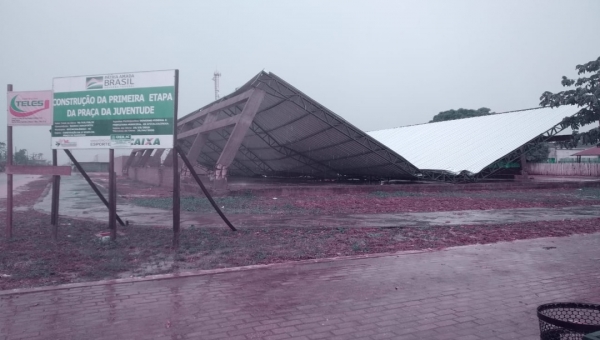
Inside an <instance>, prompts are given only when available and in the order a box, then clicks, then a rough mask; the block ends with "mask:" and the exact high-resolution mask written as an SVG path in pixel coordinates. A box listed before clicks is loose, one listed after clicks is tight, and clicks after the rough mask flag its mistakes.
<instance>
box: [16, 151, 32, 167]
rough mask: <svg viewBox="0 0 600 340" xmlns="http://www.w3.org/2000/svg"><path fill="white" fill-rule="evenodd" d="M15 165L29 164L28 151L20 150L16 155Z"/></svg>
mask: <svg viewBox="0 0 600 340" xmlns="http://www.w3.org/2000/svg"><path fill="white" fill-rule="evenodd" d="M14 160H15V164H19V165H25V164H27V163H28V162H29V159H28V157H27V149H20V150H19V151H17V152H15V155H14Z"/></svg>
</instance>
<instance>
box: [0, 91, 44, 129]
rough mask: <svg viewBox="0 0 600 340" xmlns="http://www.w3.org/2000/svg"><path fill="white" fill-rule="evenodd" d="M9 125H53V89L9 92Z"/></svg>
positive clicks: (7, 101)
mask: <svg viewBox="0 0 600 340" xmlns="http://www.w3.org/2000/svg"><path fill="white" fill-rule="evenodd" d="M6 99H7V100H6V103H7V104H8V108H7V111H8V115H7V117H8V126H18V125H29V126H33V125H52V91H28V92H8V93H7V98H6Z"/></svg>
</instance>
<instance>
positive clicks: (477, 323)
mask: <svg viewBox="0 0 600 340" xmlns="http://www.w3.org/2000/svg"><path fill="white" fill-rule="evenodd" d="M599 245H600V234H593V235H576V236H571V237H567V238H546V239H537V240H526V241H517V242H512V243H500V244H495V245H481V246H468V247H460V248H453V249H448V250H445V251H437V252H427V253H419V254H407V255H399V256H384V257H376V258H367V259H353V260H349V259H341V260H335V261H330V262H320V263H302V264H282V265H274V266H271V267H267V268H263V269H251V270H243V271H235V272H226V273H219V274H208V275H201V276H190V277H181V278H172V279H163V280H154V281H143V282H128V283H116V284H114V283H113V284H102V285H92V286H85V287H78V288H72V289H59V290H49V291H42V292H33V293H25V294H20V295H19V294H7V292H0V334H1V335H2V336H1V337H0V338H2V339H206V340H210V339H230V340H231V339H271V340H276V339H288V340H309V339H371V340H375V339H463V340H469V339H471V340H473V339H488V340H489V339H525V340H528V339H531V340H533V339H539V335H538V324H537V319H536V314H535V308H536V306H537V305H539V304H541V303H546V302H555V301H582V302H591V303H600V285H599V284H598V282H600V253H599V252H598V246H599Z"/></svg>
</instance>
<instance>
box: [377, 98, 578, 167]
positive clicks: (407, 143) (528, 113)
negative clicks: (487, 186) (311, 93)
mask: <svg viewBox="0 0 600 340" xmlns="http://www.w3.org/2000/svg"><path fill="white" fill-rule="evenodd" d="M578 111H579V108H577V107H574V106H563V107H559V108H554V109H552V108H539V109H533V110H524V111H514V112H507V113H499V114H494V115H489V116H483V117H474V118H465V119H458V120H451V121H445V122H437V123H428V124H420V125H411V126H403V127H398V128H393V129H385V130H378V131H371V132H367V134H369V135H370V136H371V137H373V138H375V139H376V140H378V141H379V142H380V143H382V144H384V145H385V146H387V147H388V148H390V149H392V150H393V151H395V152H396V153H397V154H400V155H402V157H404V158H405V159H406V160H407V161H409V162H411V163H412V164H413V165H415V166H416V167H417V168H419V169H422V170H446V171H450V172H452V173H459V172H461V171H465V170H466V171H469V172H471V173H478V172H480V171H481V170H483V169H484V168H485V167H486V166H488V165H490V164H492V163H493V162H494V161H496V160H498V159H499V158H501V157H503V156H505V155H507V154H508V153H510V152H512V151H513V150H516V149H517V148H519V147H520V146H521V145H523V144H525V143H527V142H528V141H530V140H531V139H533V138H535V137H537V136H539V135H540V134H542V133H544V132H546V131H547V130H549V129H550V128H552V127H554V126H555V125H557V124H558V123H560V122H561V120H562V119H563V118H564V117H567V116H572V115H574V114H575V113H577V112H578Z"/></svg>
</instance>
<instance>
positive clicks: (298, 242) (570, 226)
mask: <svg viewBox="0 0 600 340" xmlns="http://www.w3.org/2000/svg"><path fill="white" fill-rule="evenodd" d="M48 182H49V180H48V179H44V180H40V181H36V182H33V183H30V184H29V186H28V190H26V191H24V192H23V193H21V194H19V195H18V196H16V199H15V200H16V204H15V205H16V206H24V205H28V206H30V205H32V204H33V203H34V202H35V201H36V199H37V198H38V197H39V196H40V195H41V193H42V191H43V190H44V188H46V186H47V184H48ZM594 194H595V191H593V190H592V191H585V190H582V192H578V191H576V190H570V191H564V192H563V191H560V190H555V191H544V190H530V191H528V190H517V191H510V192H508V191H507V192H492V191H479V192H468V193H446V194H443V193H437V194H433V197H431V196H432V195H429V194H407V193H395V194H387V193H374V194H362V196H361V197H363V199H362V202H361V200H358V199H356V198H354V200H355V201H352V199H351V198H350V197H348V196H346V195H338V196H339V197H337V196H331V197H323V198H322V199H321V200H319V199H317V198H315V199H313V200H306V199H304V200H292V199H290V201H288V202H287V203H288V204H289V203H290V202H294V204H295V205H297V206H300V207H301V209H313V208H314V209H318V211H319V212H322V211H335V212H339V211H352V212H364V211H361V210H360V208H361V206H362V205H364V204H365V202H371V203H372V208H371V210H366V212H372V211H374V210H375V211H385V209H387V208H386V207H388V206H389V207H392V206H393V205H394V204H406V205H407V206H410V207H404V206H403V207H401V209H415V211H430V210H423V209H424V208H423V207H420V206H419V205H418V204H417V203H414V202H420V204H424V205H427V207H426V208H427V209H431V207H437V208H438V209H451V208H452V209H456V207H460V206H461V205H460V204H464V205H465V206H467V203H460V204H457V203H456V202H468V203H469V205H468V206H469V207H470V208H471V209H472V208H473V207H474V206H475V207H484V208H498V207H515V206H514V205H512V206H509V205H508V204H509V203H510V204H519V205H518V206H519V207H523V206H532V204H534V205H533V206H552V205H551V204H559V203H562V204H565V203H568V204H585V203H588V204H597V202H598V201H597V199H596V198H595V196H594ZM401 195H405V196H401ZM407 195H411V196H407ZM444 195H445V196H444ZM489 195H493V196H495V198H490V197H488V196H489ZM564 195H567V196H564ZM349 196H352V195H349ZM563 196H564V197H563ZM565 197H566V198H565ZM248 200H249V201H251V202H256V204H259V203H260V202H264V203H265V204H267V202H269V204H274V205H277V204H280V202H279V199H278V200H273V199H272V198H268V197H252V196H251V197H249V198H248ZM480 200H483V202H485V203H484V204H485V205H477V202H479V201H480ZM513 200H514V201H513ZM561 200H564V202H563V201H561ZM232 202H235V201H232ZM328 202H329V203H328ZM331 202H336V204H335V205H336V206H334V207H329V205H331V204H332V203H331ZM494 202H496V203H498V202H504V203H506V204H504V203H503V204H500V203H498V204H496V205H495V204H494ZM511 202H512V203H511ZM246 203H247V202H246ZM253 204H254V203H253ZM337 204H349V205H351V207H353V208H347V207H337ZM377 204H379V205H377ZM411 204H412V205H411ZM544 204H545V205H544ZM376 209H379V210H376ZM390 209H391V208H390ZM396 209H398V208H396ZM419 209H420V210H419ZM267 210H268V209H267ZM394 211H397V210H394ZM0 219H2V220H3V221H4V219H5V213H4V212H2V213H0ZM49 220H50V218H49V216H48V215H47V214H42V213H38V212H35V211H33V210H29V211H26V212H15V227H14V238H13V239H12V240H10V241H6V240H3V241H2V242H0V289H11V288H20V287H35V286H44V285H54V284H60V283H69V282H81V281H92V280H98V279H105V278H117V277H128V276H142V275H148V274H156V273H169V272H176V271H182V270H195V269H213V268H224V267H232V266H244V265H251V264H265V263H273V262H282V261H293V260H303V259H315V258H324V257H332V256H344V255H358V254H369V253H381V252H394V251H402V250H422V249H441V248H444V247H450V246H459V245H468V244H477V243H494V242H499V241H512V240H517V239H528V238H537V237H547V236H567V235H572V234H586V233H597V232H600V219H589V220H577V221H571V220H565V221H553V222H533V223H513V224H495V225H478V226H470V225H464V226H435V227H426V228H415V227H411V228H401V227H397V228H341V227H322V228H282V229H276V228H252V229H242V230H240V231H238V232H231V231H229V230H227V229H224V228H223V229H217V228H211V229H203V228H194V227H192V228H189V229H185V230H183V231H182V239H181V247H180V249H178V250H173V249H171V247H170V245H171V231H170V228H167V227H155V228H148V227H141V226H128V227H125V228H123V229H122V231H123V232H124V234H123V235H120V236H119V238H118V239H117V242H102V241H100V240H99V239H98V237H96V236H95V234H97V233H99V232H102V231H105V230H106V224H105V223H95V222H90V221H81V220H74V219H65V218H62V219H61V226H60V229H59V239H58V241H53V240H52V238H51V237H50V226H49Z"/></svg>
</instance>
